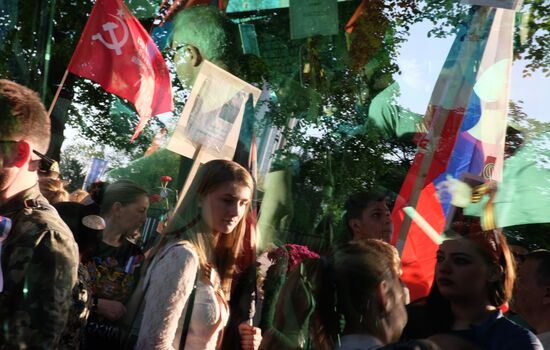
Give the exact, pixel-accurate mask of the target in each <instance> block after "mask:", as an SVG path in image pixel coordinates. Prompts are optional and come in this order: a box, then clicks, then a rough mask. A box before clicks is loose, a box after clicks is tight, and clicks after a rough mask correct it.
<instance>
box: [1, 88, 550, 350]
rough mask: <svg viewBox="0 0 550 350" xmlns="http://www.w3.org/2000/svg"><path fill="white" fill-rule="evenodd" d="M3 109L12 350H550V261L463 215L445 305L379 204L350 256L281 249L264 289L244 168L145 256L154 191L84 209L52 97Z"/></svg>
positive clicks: (352, 224) (359, 197)
mask: <svg viewBox="0 0 550 350" xmlns="http://www.w3.org/2000/svg"><path fill="white" fill-rule="evenodd" d="M0 110H1V113H2V118H1V119H0V135H1V139H0V151H1V152H0V166H1V170H0V216H1V219H2V220H1V222H2V227H1V231H2V238H1V240H0V248H1V250H0V253H1V255H0V256H1V270H0V273H1V274H0V277H1V279H0V322H1V327H0V349H27V348H29V349H34V348H40V349H56V348H61V349H79V348H80V349H234V348H241V349H307V348H309V349H349V350H351V349H543V345H544V346H547V347H549V346H550V251H547V250H536V251H533V252H523V253H522V254H521V255H519V254H517V255H516V257H514V254H512V251H511V249H510V247H509V245H508V243H507V240H506V237H505V235H504V234H503V232H502V230H501V229H494V230H489V231H484V230H483V229H482V228H481V226H480V224H479V219H476V218H474V217H467V216H463V215H459V216H458V219H457V220H456V221H455V222H453V224H452V225H451V227H450V229H448V230H447V231H445V232H444V233H443V243H442V244H441V245H440V247H439V250H438V253H437V262H436V267H435V279H434V281H433V287H432V289H431V292H430V294H429V295H428V296H427V297H426V298H424V299H421V300H415V301H413V302H412V303H409V300H408V292H407V288H406V286H405V285H404V284H403V283H402V282H401V281H400V275H401V265H400V261H399V256H398V253H397V250H396V249H395V248H394V247H393V246H391V245H390V244H388V241H389V240H390V237H391V236H392V233H393V226H392V222H391V219H390V210H389V207H388V202H387V200H386V197H385V196H384V194H381V193H377V192H374V191H372V192H362V193H356V194H353V195H352V196H350V198H349V200H348V201H347V203H346V204H345V211H346V214H345V216H344V221H345V223H346V224H347V229H348V231H349V236H348V237H347V238H346V239H345V240H344V241H343V242H342V243H340V244H338V245H335V246H334V247H331V249H330V250H329V251H327V252H321V253H322V254H320V255H319V254H317V253H315V252H311V251H310V250H309V249H308V248H307V247H300V246H295V245H284V246H282V247H275V248H271V249H270V250H269V251H268V252H266V254H262V255H260V256H259V257H258V259H257V260H258V261H263V264H264V266H263V268H262V267H258V268H253V269H252V270H251V271H252V278H250V274H249V273H246V272H245V271H240V270H239V269H238V268H237V259H238V257H239V254H240V253H241V248H242V243H243V237H244V234H245V231H246V229H247V225H246V217H247V215H248V213H249V212H250V205H251V201H252V196H253V192H254V181H253V180H252V177H251V175H250V174H249V172H248V171H247V170H246V169H245V168H243V167H242V166H241V165H239V164H237V163H235V162H232V161H228V160H213V161H210V162H208V163H206V164H204V165H203V166H202V167H201V168H200V169H199V171H198V173H197V175H196V176H195V178H194V180H193V182H192V185H191V187H190V189H189V191H188V194H187V195H186V196H185V198H184V200H183V202H182V204H181V205H180V206H179V207H178V208H177V211H176V212H175V213H174V214H173V215H172V219H171V220H170V221H169V222H168V224H167V226H166V227H165V228H164V229H163V230H162V232H159V235H158V237H159V241H158V243H157V244H156V245H155V246H154V247H153V248H152V249H151V250H150V251H148V252H147V253H146V254H145V253H144V252H143V251H142V249H141V247H140V245H139V244H138V242H137V241H136V240H135V238H136V232H139V230H140V228H141V226H142V225H143V223H144V221H145V219H146V217H147V210H148V207H149V193H148V192H147V191H146V190H144V189H143V188H141V187H140V186H138V185H137V184H135V183H133V182H131V181H117V182H114V183H111V184H106V183H96V184H94V186H93V188H91V189H90V193H82V192H81V191H79V192H78V193H73V194H71V195H70V196H69V194H68V193H67V192H66V191H65V190H64V189H63V182H62V181H61V180H59V179H58V177H57V176H56V172H55V171H53V172H52V171H49V170H48V169H44V168H43V165H44V162H43V154H44V153H45V151H46V150H47V147H48V144H49V134H48V130H49V128H47V127H46V126H48V125H49V120H48V118H47V114H46V112H45V110H44V107H43V105H42V103H41V102H40V100H39V98H38V96H37V95H36V94H35V93H34V92H32V91H31V90H29V89H27V88H25V87H23V86H21V85H18V84H16V83H14V82H11V81H8V80H0ZM50 170H51V169H50ZM266 261H267V263H266ZM260 265H261V264H260ZM517 275H519V277H518V278H516V276H517ZM246 284H248V285H252V286H253V287H252V288H246V287H242V286H243V285H246ZM250 290H252V291H255V292H256V294H255V297H252V298H248V299H247V298H246V295H243V293H244V294H246V293H248V292H246V291H250ZM243 297H244V298H243ZM241 300H248V302H244V303H243V302H241ZM234 301H237V302H234ZM250 310H256V312H255V314H254V312H250ZM243 315H244V316H243ZM260 317H261V319H260ZM511 318H513V319H515V320H518V319H521V322H520V323H523V326H522V325H519V323H516V322H514V321H512V320H511ZM235 339H237V342H236V343H235Z"/></svg>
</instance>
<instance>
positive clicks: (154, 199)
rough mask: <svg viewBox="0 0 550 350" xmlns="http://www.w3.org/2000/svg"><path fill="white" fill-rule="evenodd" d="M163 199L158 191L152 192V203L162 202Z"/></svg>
mask: <svg viewBox="0 0 550 350" xmlns="http://www.w3.org/2000/svg"><path fill="white" fill-rule="evenodd" d="M161 200H162V197H161V196H160V194H158V193H155V194H152V195H151V196H150V197H149V202H151V203H156V202H160V201H161Z"/></svg>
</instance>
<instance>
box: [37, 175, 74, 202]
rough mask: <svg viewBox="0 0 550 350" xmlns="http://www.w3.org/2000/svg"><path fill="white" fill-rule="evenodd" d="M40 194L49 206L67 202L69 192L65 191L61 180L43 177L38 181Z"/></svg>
mask: <svg viewBox="0 0 550 350" xmlns="http://www.w3.org/2000/svg"><path fill="white" fill-rule="evenodd" d="M38 186H39V188H40V193H42V195H43V196H44V197H46V199H47V200H48V202H50V204H56V203H59V202H67V201H68V200H69V192H67V191H66V190H65V188H64V187H65V183H64V182H63V181H62V180H59V179H54V178H50V177H43V178H40V179H39V180H38Z"/></svg>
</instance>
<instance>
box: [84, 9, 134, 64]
mask: <svg viewBox="0 0 550 350" xmlns="http://www.w3.org/2000/svg"><path fill="white" fill-rule="evenodd" d="M109 16H111V17H114V18H115V19H116V20H117V21H118V22H120V25H121V26H122V29H123V30H124V35H123V36H122V39H121V40H118V37H117V36H116V32H115V29H116V28H118V25H117V24H116V23H113V22H107V23H104V24H103V26H102V27H103V30H104V31H106V32H108V33H109V36H110V37H111V42H108V41H107V40H105V39H104V38H103V36H102V35H101V33H96V34H94V35H92V40H99V41H100V42H101V43H102V44H103V45H105V47H106V48H108V49H111V50H115V53H116V54H117V55H122V50H121V48H122V47H123V46H124V44H126V42H127V41H128V26H127V25H126V23H125V22H124V21H123V20H121V19H120V18H119V17H117V16H114V15H109Z"/></svg>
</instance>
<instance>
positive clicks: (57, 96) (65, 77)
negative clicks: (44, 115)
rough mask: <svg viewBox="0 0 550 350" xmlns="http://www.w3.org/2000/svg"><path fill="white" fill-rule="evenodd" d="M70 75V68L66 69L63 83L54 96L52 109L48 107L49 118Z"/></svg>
mask: <svg viewBox="0 0 550 350" xmlns="http://www.w3.org/2000/svg"><path fill="white" fill-rule="evenodd" d="M68 75H69V70H68V69H66V70H65V73H64V74H63V78H62V79H61V83H59V87H58V88H57V91H56V92H55V96H54V97H53V100H52V103H51V104H50V109H48V118H49V117H50V116H51V115H52V112H53V108H54V107H55V104H56V103H57V99H58V98H59V94H60V93H61V89H63V85H65V80H67V76H68Z"/></svg>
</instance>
